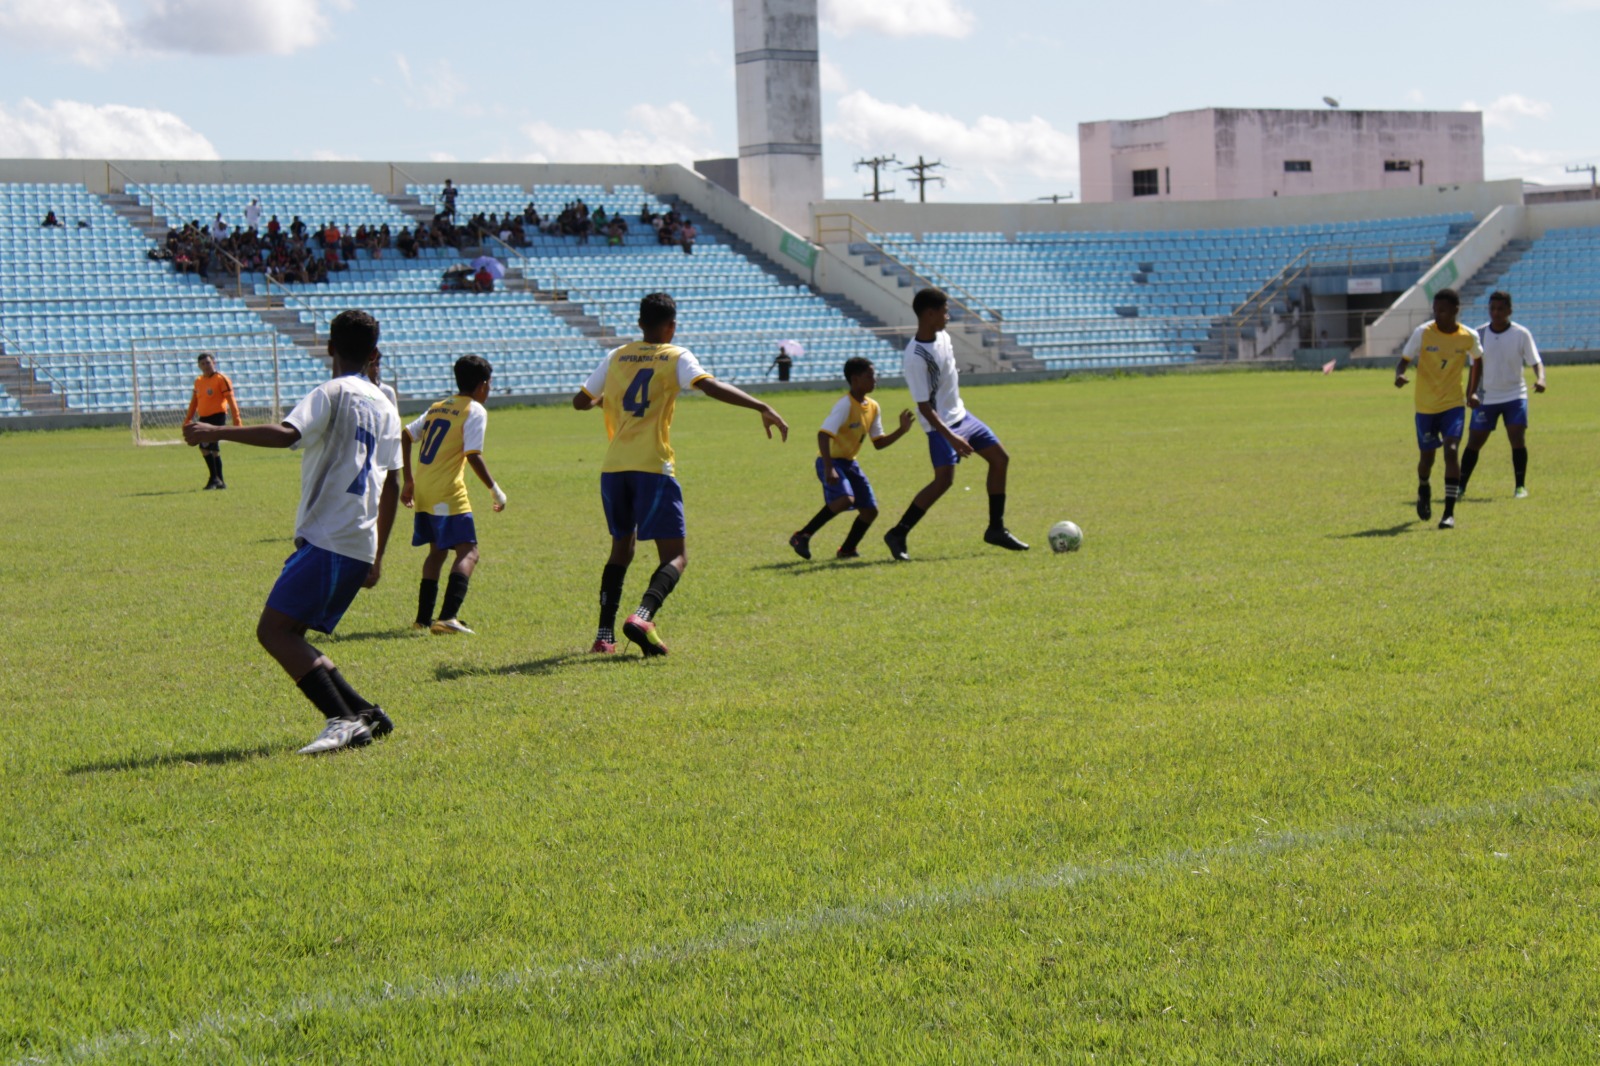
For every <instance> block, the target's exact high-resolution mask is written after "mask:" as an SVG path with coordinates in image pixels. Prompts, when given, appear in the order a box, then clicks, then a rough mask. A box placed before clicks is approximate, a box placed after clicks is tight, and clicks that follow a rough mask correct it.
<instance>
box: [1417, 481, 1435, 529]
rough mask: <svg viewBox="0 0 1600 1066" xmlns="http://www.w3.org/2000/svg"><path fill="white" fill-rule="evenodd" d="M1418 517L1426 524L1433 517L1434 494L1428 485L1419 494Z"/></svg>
mask: <svg viewBox="0 0 1600 1066" xmlns="http://www.w3.org/2000/svg"><path fill="white" fill-rule="evenodd" d="M1417 517H1418V518H1420V519H1422V520H1423V521H1424V522H1426V521H1427V520H1428V519H1430V518H1432V517H1433V492H1432V491H1431V490H1430V489H1429V488H1428V486H1426V485H1424V486H1422V488H1421V489H1420V490H1419V491H1418V492H1417Z"/></svg>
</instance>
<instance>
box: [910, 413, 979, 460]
mask: <svg viewBox="0 0 1600 1066" xmlns="http://www.w3.org/2000/svg"><path fill="white" fill-rule="evenodd" d="M917 410H919V411H921V412H922V417H923V418H926V419H927V420H928V425H930V426H932V427H933V431H934V432H935V433H937V434H939V436H941V437H943V438H944V439H945V442H946V443H948V444H949V445H950V447H951V448H952V449H954V450H955V453H956V454H957V455H959V456H961V457H962V458H965V457H967V456H969V455H971V454H972V445H970V444H968V443H967V442H966V441H965V440H962V439H961V438H960V437H958V436H956V435H955V434H954V433H952V432H951V431H950V427H949V426H947V425H945V424H944V419H942V418H940V417H939V412H938V411H937V410H935V409H934V406H933V401H932V400H923V401H922V402H920V403H918V404H917Z"/></svg>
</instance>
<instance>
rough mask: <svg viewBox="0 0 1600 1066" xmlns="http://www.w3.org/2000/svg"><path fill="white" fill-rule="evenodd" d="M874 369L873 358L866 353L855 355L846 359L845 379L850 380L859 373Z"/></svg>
mask: <svg viewBox="0 0 1600 1066" xmlns="http://www.w3.org/2000/svg"><path fill="white" fill-rule="evenodd" d="M871 369H872V360H871V359H868V358H867V357H866V356H864V355H853V356H851V357H850V358H849V359H846V360H845V361H844V379H845V380H846V381H849V380H850V379H851V378H853V377H855V376H856V375H857V374H865V373H866V372H867V371H869V370H871Z"/></svg>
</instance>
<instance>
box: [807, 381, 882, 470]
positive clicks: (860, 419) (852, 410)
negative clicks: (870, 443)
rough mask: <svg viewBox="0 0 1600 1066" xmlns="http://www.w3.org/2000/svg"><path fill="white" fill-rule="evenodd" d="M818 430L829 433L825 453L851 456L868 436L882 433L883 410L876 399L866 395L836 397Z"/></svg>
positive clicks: (873, 436)
mask: <svg viewBox="0 0 1600 1066" xmlns="http://www.w3.org/2000/svg"><path fill="white" fill-rule="evenodd" d="M822 432H824V433H826V434H827V435H828V436H830V437H832V438H833V440H832V442H831V443H830V444H829V446H828V454H829V455H831V456H832V457H833V458H835V459H854V458H855V457H856V455H857V453H859V452H860V451H861V445H862V444H864V443H865V442H866V441H867V439H868V438H871V439H872V440H877V439H878V438H879V437H881V436H883V412H881V411H880V410H879V409H878V401H877V400H874V399H873V398H872V397H870V396H866V397H863V398H862V399H860V400H857V399H856V398H855V397H854V396H851V395H849V394H846V395H844V396H841V397H839V402H838V403H836V404H834V405H833V410H831V411H829V412H828V417H827V418H825V419H823V420H822Z"/></svg>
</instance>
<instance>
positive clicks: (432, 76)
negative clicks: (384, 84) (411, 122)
mask: <svg viewBox="0 0 1600 1066" xmlns="http://www.w3.org/2000/svg"><path fill="white" fill-rule="evenodd" d="M394 62H395V66H397V67H398V68H400V79H401V81H403V82H404V83H405V94H404V99H405V103H406V106H407V107H412V108H417V109H419V110H425V111H449V112H452V113H453V114H457V115H462V116H465V117H468V118H471V117H475V116H477V115H481V114H483V108H482V107H480V106H479V105H477V104H475V103H472V102H471V99H470V97H469V96H468V86H467V83H466V82H465V81H463V80H462V79H461V76H460V75H459V74H457V73H456V68H455V67H453V66H451V64H450V61H449V60H448V59H440V60H439V61H438V62H436V63H434V64H432V65H431V66H430V67H429V68H428V69H427V71H426V72H424V74H422V75H421V76H417V75H416V74H414V73H413V72H412V70H411V61H410V60H409V59H407V58H406V56H405V54H404V53H403V52H396V53H395V56H394Z"/></svg>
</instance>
